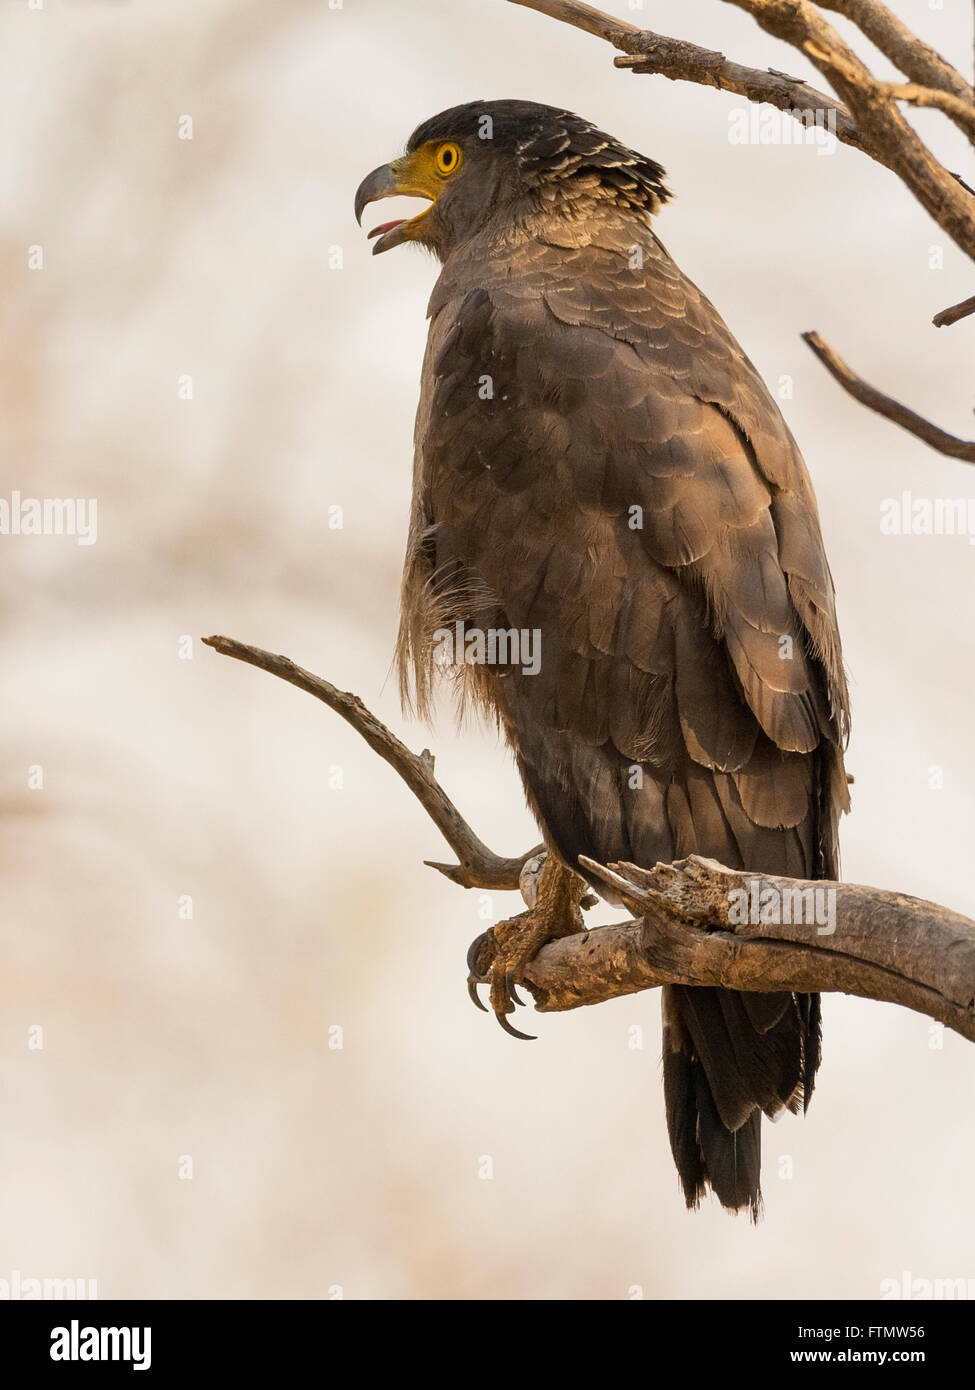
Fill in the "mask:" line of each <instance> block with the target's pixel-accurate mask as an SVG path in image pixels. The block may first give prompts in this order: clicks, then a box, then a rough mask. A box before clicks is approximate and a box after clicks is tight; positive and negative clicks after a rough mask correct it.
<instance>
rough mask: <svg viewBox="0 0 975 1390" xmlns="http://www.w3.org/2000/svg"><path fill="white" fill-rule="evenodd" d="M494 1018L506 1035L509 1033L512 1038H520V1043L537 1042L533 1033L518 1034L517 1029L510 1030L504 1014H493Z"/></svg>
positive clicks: (510, 1027)
mask: <svg viewBox="0 0 975 1390" xmlns="http://www.w3.org/2000/svg"><path fill="white" fill-rule="evenodd" d="M494 1017H495V1018H496V1019H497V1020H498V1022H499V1023H500V1024H501V1027H502V1028H503V1029H504V1031H505V1032H506V1033H510V1034H511V1036H512V1037H513V1038H520V1039H521V1041H522V1042H538V1038H537V1037H536V1036H535V1034H534V1033H519V1032H518V1029H517V1028H512V1026H511V1024H510V1023H509V1022H508V1020H507V1019H506V1018H505V1016H504V1014H495V1015H494Z"/></svg>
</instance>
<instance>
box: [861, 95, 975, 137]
mask: <svg viewBox="0 0 975 1390" xmlns="http://www.w3.org/2000/svg"><path fill="white" fill-rule="evenodd" d="M877 90H878V91H880V92H882V93H883V94H884V95H885V96H888V97H892V98H893V100H894V101H907V102H910V104H911V105H912V106H932V107H934V108H936V109H937V110H938V111H943V112H944V113H945V115H946V116H950V117H951V119H952V120H953V121H954V123H955V125H956V126H958V127H959V129H960V130H963V131H964V132H965V134H966V135H967V136H968V138H969V140H971V141H972V142H973V143H975V106H972V105H971V104H970V102H967V101H963V100H962V99H961V97H956V96H955V94H954V93H953V92H942V91H941V90H940V89H939V88H937V87H922V86H920V85H919V84H918V83H916V82H880V83H878V84H877Z"/></svg>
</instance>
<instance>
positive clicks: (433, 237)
mask: <svg viewBox="0 0 975 1390" xmlns="http://www.w3.org/2000/svg"><path fill="white" fill-rule="evenodd" d="M663 177H664V171H663V169H661V167H660V165H659V164H656V163H655V162H654V161H653V160H652V159H647V157H646V156H645V155H642V154H637V152H636V151H635V150H631V149H628V148H627V146H625V145H622V144H621V143H620V142H619V141H618V140H614V139H613V137H612V136H611V135H605V134H603V132H602V131H600V130H597V129H596V127H595V126H594V125H592V124H591V123H590V122H589V121H585V120H583V119H582V117H581V116H575V115H573V113H572V112H571V111H563V110H560V109H559V108H558V107H555V106H541V105H539V104H538V102H534V101H480V102H477V101H475V102H470V103H468V105H466V106H454V107H452V108H451V110H449V111H442V112H441V113H440V115H439V116H432V117H431V118H430V120H428V121H424V123H423V124H422V125H421V126H418V127H417V129H416V130H415V131H414V132H413V134H412V135H411V136H410V138H409V141H408V143H407V146H406V153H405V154H404V155H403V156H402V158H401V159H394V160H393V162H392V163H391V164H383V165H381V166H380V167H379V168H378V169H374V170H373V171H372V173H371V174H369V175H368V177H367V178H365V179H363V181H362V183H361V184H360V185H359V189H358V191H357V193H356V195H355V215H356V221H357V222H360V223H361V221H362V212H363V209H364V208H365V207H366V205H367V204H368V203H374V202H375V201H376V200H377V199H378V198H392V197H394V196H395V195H397V194H405V195H406V196H408V197H420V198H429V199H430V203H431V206H430V207H428V208H424V210H423V211H422V212H421V213H420V214H419V215H418V216H416V217H411V218H409V219H408V220H407V219H401V220H398V221H395V222H386V223H383V224H382V225H381V226H379V227H376V228H374V230H373V231H371V232H370V233H369V235H370V237H378V240H377V242H376V244H375V246H374V247H373V254H378V252H380V251H388V250H389V249H390V248H391V247H393V246H399V244H400V243H401V242H404V241H416V242H419V243H420V244H421V245H423V246H427V247H429V248H430V249H431V250H432V251H434V252H435V253H436V254H437V255H438V256H439V257H440V259H441V260H445V259H446V257H447V255H448V254H449V253H450V251H451V250H452V249H454V248H455V247H456V246H458V245H461V244H462V243H463V242H465V241H467V240H468V239H469V238H470V237H472V236H475V235H477V234H479V233H481V232H482V231H484V230H486V229H489V228H493V229H495V230H496V231H497V232H498V233H499V234H501V233H503V232H504V231H505V230H506V229H508V228H510V227H512V226H516V225H527V224H531V223H536V224H537V223H538V221H539V220H540V219H541V220H543V221H549V222H550V221H551V220H552V219H556V220H558V219H561V220H563V221H564V222H566V223H574V224H577V225H578V224H580V223H582V222H583V221H584V220H587V221H589V222H591V221H592V219H593V218H599V219H601V220H602V219H604V218H606V217H609V218H617V219H632V218H633V217H637V218H639V219H640V220H641V221H644V222H646V221H648V220H649V218H650V216H651V215H652V214H653V213H655V212H656V211H657V209H658V208H659V206H660V204H661V203H662V202H664V201H665V200H666V199H667V198H668V197H669V196H670V195H669V194H668V191H667V189H666V188H665V187H664V184H663Z"/></svg>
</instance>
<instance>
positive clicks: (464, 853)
mask: <svg viewBox="0 0 975 1390" xmlns="http://www.w3.org/2000/svg"><path fill="white" fill-rule="evenodd" d="M202 640H203V642H204V643H205V644H206V645H207V646H208V647H212V648H213V649H214V651H217V652H220V654H221V655H222V656H232V657H234V658H236V660H237V661H246V662H247V664H248V665H249V666H257V667H258V668H259V669H260V670H261V671H268V672H270V674H271V675H272V676H278V677H279V678H280V679H281V680H284V681H288V682H289V683H290V684H291V685H296V686H297V687H298V689H299V690H304V691H307V693H308V694H309V695H314V697H315V699H316V700H321V701H322V703H323V704H325V705H328V707H329V709H331V710H334V711H335V713H336V714H338V715H341V717H342V718H343V719H344V720H345V722H346V723H347V724H351V725H352V727H353V729H355V731H356V733H358V734H361V735H362V737H363V738H364V739H365V741H366V743H368V745H369V747H370V748H371V749H372V751H373V752H374V753H378V754H379V756H380V757H381V758H382V759H383V761H384V762H387V763H389V765H390V767H391V768H393V769H394V770H395V771H396V772H398V773H399V775H400V777H402V779H403V781H404V782H405V783H406V785H407V786H408V787H409V789H410V791H411V792H412V793H413V795H414V796H415V797H416V799H417V800H418V801H419V803H420V805H421V806H422V807H423V809H424V810H425V811H426V813H427V815H428V816H429V817H430V819H431V820H432V821H433V823H434V825H435V826H436V827H437V829H438V830H439V831H440V833H441V834H442V835H443V837H444V839H445V840H446V841H447V843H448V845H450V848H451V849H452V850H453V851H454V853H455V854H456V855H457V858H458V860H459V861H460V862H459V863H458V864H437V863H433V862H432V861H431V860H426V861H425V862H426V863H427V864H429V866H430V868H432V869H438V870H439V871H440V873H442V874H444V875H445V876H446V877H447V878H449V879H450V880H451V882H452V883H457V884H459V885H460V886H461V887H462V888H497V889H505V888H513V889H516V888H518V886H519V879H520V875H521V869H522V865H523V864H524V863H525V861H526V860H528V859H530V858H531V857H532V855H534V854H537V853H538V852H539V851H540V850H542V849H544V848H545V846H544V845H536V846H535V847H534V848H533V849H530V850H528V852H527V853H526V854H521V855H519V856H518V857H517V858H516V859H502V858H501V857H500V856H499V855H497V854H494V853H493V852H492V851H491V850H489V849H488V847H487V845H485V844H484V843H483V841H481V840H479V839H478V837H477V836H476V835H475V834H474V831H473V830H472V829H471V827H470V826H469V825H468V824H467V822H466V820H464V817H463V816H462V815H461V814H460V812H459V811H458V810H457V807H456V806H455V805H454V803H453V802H452V801H451V800H450V798H449V796H448V795H447V793H446V792H445V791H444V789H443V787H441V785H440V783H439V782H438V781H437V779H436V777H434V775H433V766H434V760H433V757H432V755H431V754H430V753H429V752H428V751H427V750H426V749H424V751H423V753H421V754H416V753H411V752H410V750H409V749H408V748H407V747H406V745H405V744H404V743H401V742H400V741H399V739H398V738H397V737H396V735H395V734H394V733H392V732H391V730H389V729H387V728H386V725H385V724H382V723H380V721H379V720H378V719H377V718H376V716H375V715H374V714H372V713H371V712H370V711H369V710H368V709H366V707H365V705H364V704H363V703H362V701H361V700H360V699H359V697H358V695H352V694H351V693H350V692H348V691H342V690H337V689H336V687H335V686H334V685H330V684H329V683H328V681H326V680H322V678H321V677H320V676H313V675H312V674H311V672H310V671H305V670H303V669H302V668H301V667H300V666H296V665H295V663H294V662H293V661H291V660H290V659H289V658H288V657H286V656H275V655H274V654H273V653H271V652H266V651H262V650H261V648H260V647H250V646H248V645H247V644H246V643H245V642H237V641H235V640H234V638H232V637H204V638H203V639H202Z"/></svg>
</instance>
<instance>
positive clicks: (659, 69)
mask: <svg viewBox="0 0 975 1390" xmlns="http://www.w3.org/2000/svg"><path fill="white" fill-rule="evenodd" d="M511 3H512V4H513V5H523V6H525V7H526V8H527V9H531V10H537V11H538V12H539V13H540V14H545V15H549V16H550V17H551V18H552V19H559V20H562V21H563V23H565V24H571V25H572V26H573V27H574V28H576V29H582V30H583V31H584V32H585V33H587V34H594V35H595V36H596V37H597V38H601V39H605V40H606V41H607V43H611V44H612V45H613V47H614V48H619V49H621V50H622V51H623V53H624V54H625V55H626V56H625V57H623V58H616V59H614V63H615V66H616V67H618V68H629V69H630V70H631V71H632V72H635V73H638V74H644V73H651V74H655V75H659V76H660V77H667V78H669V79H670V80H671V81H672V82H695V83H697V84H698V85H699V86H703V87H714V88H716V89H717V90H719V91H722V92H732V93H734V94H735V95H737V96H741V97H745V98H747V100H748V101H753V102H767V103H768V104H769V105H770V106H774V107H776V108H777V109H778V110H779V111H786V112H788V114H789V115H791V116H793V117H794V118H795V119H796V120H797V121H799V123H800V124H803V125H804V124H805V112H807V111H816V112H820V111H821V112H823V113H824V115H825V117H826V118H827V119H828V120H829V123H830V129H831V130H832V131H833V132H834V133H835V135H836V138H837V139H838V140H840V141H842V143H843V144H845V145H851V146H852V147H853V148H854V149H860V150H862V149H863V140H862V138H861V135H860V132H859V130H858V129H857V125H856V122H855V121H854V120H853V117H852V116H851V115H850V113H849V111H848V110H847V109H846V107H845V106H844V105H843V103H842V102H841V101H837V99H836V97H835V96H829V95H827V93H825V92H820V91H817V90H816V88H815V87H811V86H810V85H809V84H808V82H803V81H801V80H800V79H799V78H798V77H790V76H789V74H788V73H785V72H779V71H777V70H776V69H775V68H766V69H764V70H763V69H761V68H749V67H745V66H744V65H743V64H741V63H735V62H732V61H731V60H730V59H728V58H726V57H725V55H724V54H723V53H719V52H717V51H716V50H715V49H712V48H701V47H700V46H699V45H698V44H694V43H687V42H685V41H684V40H683V39H672V38H669V37H668V36H667V35H666V34H655V33H653V32H652V31H651V30H649V29H638V28H637V27H636V26H635V25H633V24H628V23H626V21H625V20H619V19H615V18H614V17H613V16H612V15H607V14H603V12H602V11H601V10H595V9H593V8H592V6H591V5H584V4H581V3H579V0H511Z"/></svg>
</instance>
